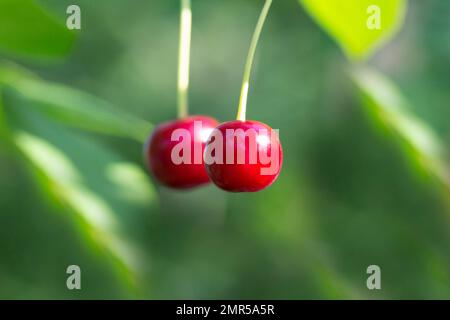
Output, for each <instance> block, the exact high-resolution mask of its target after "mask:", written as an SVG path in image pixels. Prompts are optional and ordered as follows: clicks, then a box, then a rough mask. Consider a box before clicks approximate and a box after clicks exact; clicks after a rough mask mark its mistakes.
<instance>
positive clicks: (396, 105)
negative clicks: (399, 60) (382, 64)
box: [352, 68, 450, 188]
mask: <svg viewBox="0 0 450 320" xmlns="http://www.w3.org/2000/svg"><path fill="white" fill-rule="evenodd" d="M352 79H353V81H354V83H355V84H356V86H357V88H358V90H359V93H360V96H361V101H362V103H363V104H364V106H365V107H366V108H367V109H368V110H369V112H370V114H371V116H372V118H373V119H376V120H377V122H378V123H379V124H381V125H382V126H383V127H385V128H388V129H389V130H390V131H391V132H393V133H394V134H396V135H397V136H398V137H399V138H400V141H401V142H402V144H403V146H404V147H405V150H406V151H407V153H408V155H409V156H410V158H412V159H413V160H414V161H415V162H416V163H417V164H418V165H420V167H422V168H423V169H425V170H426V171H427V172H429V173H431V174H432V175H433V176H435V177H436V178H437V179H438V180H439V181H440V182H442V183H443V184H444V185H445V186H446V187H447V188H450V170H449V169H448V165H447V164H446V162H445V160H444V159H445V152H446V150H445V148H444V145H443V143H442V142H441V141H440V139H439V137H438V136H437V135H436V134H435V133H434V131H433V130H432V128H430V127H429V126H428V125H427V124H426V123H424V122H423V121H422V120H420V119H419V118H417V117H415V116H414V115H412V114H410V113H409V110H408V109H409V108H408V103H407V102H406V101H405V99H404V98H403V96H402V95H401V93H400V92H399V91H398V89H397V88H396V86H395V84H393V83H392V82H391V81H390V80H389V79H387V78H386V77H385V76H383V75H382V74H381V73H378V72H376V71H375V70H372V69H369V68H359V69H356V70H355V71H354V72H353V73H352Z"/></svg>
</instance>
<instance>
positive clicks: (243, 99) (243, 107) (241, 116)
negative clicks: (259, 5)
mask: <svg viewBox="0 0 450 320" xmlns="http://www.w3.org/2000/svg"><path fill="white" fill-rule="evenodd" d="M271 4H272V0H266V2H265V4H264V7H263V9H262V11H261V14H260V16H259V19H258V23H257V24H256V28H255V31H254V33H253V37H252V41H251V43H250V49H249V51H248V56H247V62H246V64H245V69H244V78H243V80H242V88H241V96H240V98H239V107H238V112H237V117H236V119H237V120H241V121H245V114H246V111H247V96H248V87H249V82H250V74H251V71H252V65H253V58H254V57H255V51H256V46H257V45H258V40H259V37H260V35H261V31H262V28H263V26H264V22H265V21H266V18H267V14H268V13H269V9H270V5H271Z"/></svg>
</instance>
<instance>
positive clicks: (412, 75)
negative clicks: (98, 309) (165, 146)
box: [0, 0, 450, 299]
mask: <svg viewBox="0 0 450 320" xmlns="http://www.w3.org/2000/svg"><path fill="white" fill-rule="evenodd" d="M327 2H328V1H318V0H317V1H315V3H316V5H318V6H319V7H320V6H327V5H329V3H330V2H328V4H327ZM331 2H334V3H336V1H331ZM357 2H358V1H353V0H345V1H341V3H346V5H350V6H351V5H356V3H357ZM363 2H367V1H363ZM369 2H370V1H369ZM372 2H373V3H378V2H379V3H380V5H382V4H383V3H386V1H381V0H374V1H372ZM393 2H396V1H393ZM397 2H401V3H403V2H402V1H397ZM308 3H309V4H310V5H309V6H308ZM311 3H312V1H307V0H305V1H304V3H303V5H302V4H300V3H299V1H296V0H289V1H287V0H283V1H277V0H275V1H274V3H273V6H272V9H271V12H270V14H269V17H268V20H267V23H266V25H265V29H264V31H263V34H262V37H261V41H260V44H259V46H258V52H257V56H256V60H255V66H254V69H253V75H252V83H251V88H250V94H249V103H248V114H247V115H248V118H251V119H255V120H259V121H262V122H265V123H267V124H269V125H270V126H272V127H273V128H279V130H280V137H281V140H282V143H283V149H284V156H285V159H284V164H283V170H282V172H281V175H280V177H279V178H278V180H277V182H276V183H275V184H274V185H272V186H271V187H270V188H268V189H266V190H264V191H262V192H259V193H254V194H230V193H225V192H222V191H220V190H218V189H217V188H215V187H213V186H209V187H206V188H202V189H197V190H194V191H189V192H179V191H172V190H168V189H165V188H161V187H159V186H158V185H157V184H156V183H154V182H153V181H151V178H150V177H149V176H148V175H147V174H146V171H145V167H144V164H143V161H142V142H143V141H144V140H145V137H146V136H147V135H148V134H149V133H150V132H151V127H152V125H151V124H158V123H160V122H163V121H166V120H169V119H173V118H174V117H175V116H176V107H175V106H176V72H177V65H176V62H177V54H178V51H177V50H178V28H179V26H178V19H179V11H178V10H179V2H178V1H175V0H173V1H167V0H152V1H144V0H139V1H131V2H130V1H125V0H109V1H90V0H77V1H76V3H75V2H74V1H69V0H67V1H66V0H40V1H31V0H20V1H19V0H14V1H12V0H0V94H1V95H0V298H3V299H12V298H18V299H35V298H40V299H49V298H56V299H72V298H84V299H93V298H97V299H107V298H115V299H130V298H145V299H197V298H203V299H221V298H225V299H227V298H237V299H240V298H243V299H264V298H267V299H347V298H348V299H361V298H362V299H366V298H367V299H382V298H386V299H399V298H413V299H418V298H424V299H432V298H437V299H444V298H450V232H449V230H450V224H449V217H450V201H449V199H450V178H449V172H450V171H449V163H450V159H449V157H448V150H449V143H450V120H449V119H450V90H449V89H450V88H449V83H450V19H449V17H450V1H447V0H430V1H420V0H411V1H409V2H408V9H407V11H406V16H405V17H404V21H403V19H402V15H401V14H399V15H398V18H397V20H396V21H397V22H396V23H397V24H398V25H397V27H396V28H397V29H398V32H395V28H394V27H393V28H392V30H389V26H388V25H382V26H383V32H387V33H390V34H389V35H388V36H386V39H385V40H384V43H383V46H381V44H377V46H374V48H375V47H377V49H379V50H377V51H376V52H375V53H374V54H370V53H371V52H369V51H370V50H366V49H365V47H364V48H359V49H357V50H356V51H351V49H348V48H352V47H351V46H350V47H346V44H345V41H344V42H341V41H340V40H339V35H336V34H333V31H332V30H338V29H339V28H338V25H339V23H342V21H344V22H343V23H344V24H345V23H351V22H352V21H353V19H352V18H351V17H346V12H347V11H345V6H344V7H342V8H341V9H342V11H340V9H339V7H337V10H336V11H335V16H336V17H337V18H336V19H337V20H339V19H340V18H342V17H343V20H342V19H341V20H342V21H341V22H339V21H337V22H336V23H337V25H333V23H331V25H330V24H328V25H327V26H325V24H323V23H320V18H317V16H316V17H315V18H314V19H312V16H314V14H313V12H314V5H311ZM70 4H78V5H79V6H80V8H81V18H82V24H81V25H82V28H81V30H80V31H70V32H69V31H67V29H66V28H65V20H66V18H67V14H66V8H67V7H68V6H69V5H70ZM262 4H263V1H262V0H245V1H243V0H227V1H220V0H208V1H200V0H193V3H192V6H193V35H192V36H193V39H192V54H191V87H190V111H191V113H195V114H209V115H211V116H213V117H216V118H217V119H219V120H220V121H227V120H231V119H233V118H234V115H235V112H236V108H237V102H238V95H239V90H240V82H241V77H242V72H243V67H244V63H245V57H246V54H247V50H248V45H249V40H250V37H251V34H252V32H253V28H254V26H255V23H256V20H257V17H258V15H259V12H260V9H261V7H262ZM306 8H308V10H305V9H306ZM386 10H388V9H386ZM317 12H318V11H317ZM362 14H363V17H364V19H365V17H366V13H365V12H362ZM382 14H383V12H382ZM382 18H383V15H382ZM382 21H383V20H382ZM321 27H323V28H321ZM330 28H331V29H330ZM330 30H331V31H330ZM354 30H357V29H354ZM358 37H359V38H358ZM358 37H357V38H356V40H358V39H361V36H358ZM390 37H391V39H388V38H390ZM388 40H390V41H388ZM367 46H368V47H371V45H369V44H367ZM340 48H343V49H344V50H341V49H340ZM349 50H350V51H349ZM358 50H359V51H358ZM371 50H372V49H371ZM366 51H367V52H366ZM343 52H347V56H348V58H347V57H346V55H345V53H343ZM375 70H377V71H375ZM381 74H383V75H381ZM388 78H389V79H390V80H388ZM72 264H75V265H79V266H80V268H81V286H82V289H81V290H73V291H70V290H68V289H67V288H66V279H67V277H68V274H66V268H67V266H69V265H72ZM372 264H376V265H379V266H380V267H381V273H382V276H381V278H382V290H373V291H370V290H368V289H367V287H366V279H367V277H368V275H367V274H366V268H367V267H368V266H369V265H372Z"/></svg>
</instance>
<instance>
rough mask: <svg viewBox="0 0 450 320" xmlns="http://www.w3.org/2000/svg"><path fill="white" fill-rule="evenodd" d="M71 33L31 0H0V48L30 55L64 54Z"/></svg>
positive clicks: (70, 38)
mask: <svg viewBox="0 0 450 320" xmlns="http://www.w3.org/2000/svg"><path fill="white" fill-rule="evenodd" d="M74 37H75V34H74V33H73V32H70V31H68V30H67V28H66V27H65V26H64V25H62V24H61V23H60V22H58V21H57V20H56V19H55V18H54V17H52V16H51V15H50V14H49V13H48V12H47V11H45V10H44V9H43V8H42V7H41V6H39V5H37V4H36V3H35V1H33V0H2V1H0V50H1V51H4V52H7V53H11V54H17V55H20V56H25V57H31V58H41V59H42V58H46V59H49V58H57V57H62V56H64V55H66V54H68V53H69V52H70V50H71V48H72V45H73V41H74Z"/></svg>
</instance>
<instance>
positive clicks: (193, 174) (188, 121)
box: [144, 116, 218, 189]
mask: <svg viewBox="0 0 450 320" xmlns="http://www.w3.org/2000/svg"><path fill="white" fill-rule="evenodd" d="M195 123H196V124H197V126H198V125H199V124H200V125H201V130H194V128H195ZM217 125H218V122H217V121H216V120H215V119H213V118H210V117H206V116H190V117H187V118H183V119H178V120H174V121H170V122H166V123H163V124H160V125H159V126H157V127H156V128H155V129H154V130H153V132H152V134H151V135H150V137H149V139H148V141H147V143H146V145H145V147H144V152H145V157H146V162H147V166H148V168H149V170H150V172H151V174H152V175H153V177H154V178H155V179H156V180H158V182H160V183H161V184H162V185H165V186H167V187H170V188H175V189H188V188H193V187H197V186H200V185H203V184H206V183H209V182H210V180H209V177H208V175H207V173H206V170H205V166H204V163H203V151H204V148H205V144H206V141H207V139H208V136H209V133H211V131H212V130H213V129H214V128H215V127H216V126H217ZM177 129H182V130H183V132H186V133H188V134H189V135H190V145H189V143H188V145H187V146H188V147H190V149H191V152H190V153H191V155H190V161H189V163H186V162H185V163H179V164H176V163H175V162H174V160H173V158H172V157H173V154H172V151H173V150H174V147H176V145H177V144H179V143H180V141H181V140H182V139H183V138H179V137H176V136H175V138H174V137H173V133H174V131H175V130H177ZM175 132H176V131H175ZM178 138H179V139H178ZM172 140H174V141H172ZM188 141H189V140H188ZM195 142H197V143H198V145H199V146H200V145H201V149H200V148H198V149H197V150H198V151H199V152H200V155H199V156H196V158H195V159H194V148H195V147H194V143H195ZM199 149H200V150H199ZM183 152H184V151H183ZM181 155H183V153H181ZM194 160H197V161H194Z"/></svg>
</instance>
